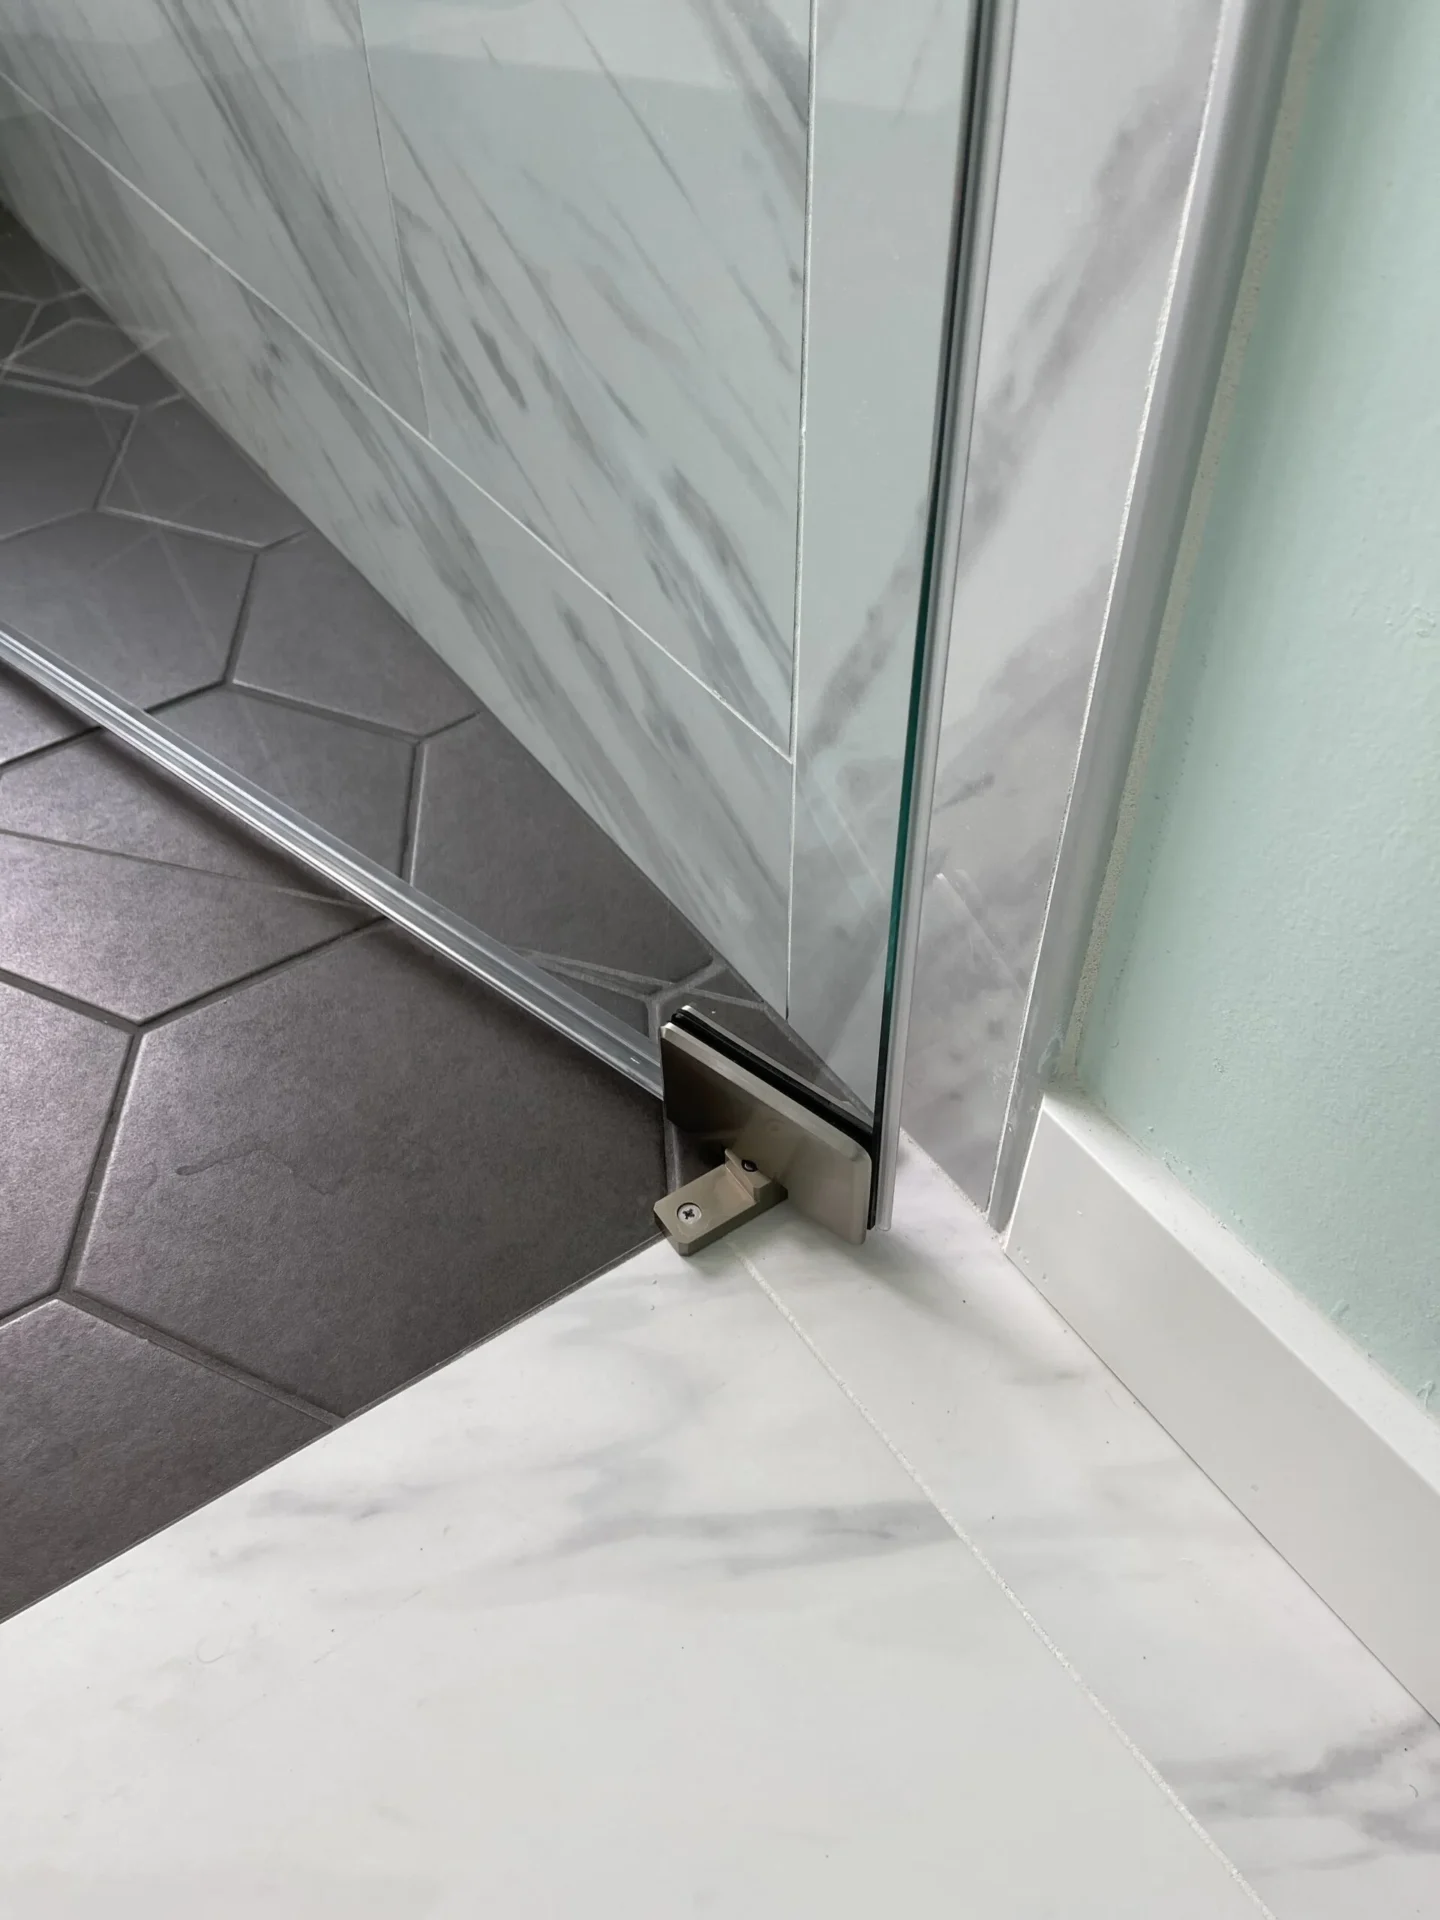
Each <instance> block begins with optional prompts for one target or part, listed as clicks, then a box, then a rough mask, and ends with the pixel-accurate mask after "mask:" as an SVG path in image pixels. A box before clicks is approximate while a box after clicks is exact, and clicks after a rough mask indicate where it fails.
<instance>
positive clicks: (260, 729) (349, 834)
mask: <svg viewBox="0 0 1440 1920" xmlns="http://www.w3.org/2000/svg"><path fill="white" fill-rule="evenodd" d="M164 718H165V723H166V725H167V726H171V727H174V729H175V731H176V732H177V733H183V734H184V736H185V738H186V739H187V740H193V741H194V743H195V745H196V746H197V747H203V748H204V749H205V751H206V752H207V753H212V754H214V756H215V758H216V759H217V760H221V761H223V762H224V764H225V765H226V766H227V767H230V768H231V769H232V770H233V771H234V772H236V773H243V774H244V775H245V777H246V778H247V779H248V780H253V781H254V782H255V783H256V785H257V786H259V787H262V788H263V789H264V790H265V792H266V793H268V794H272V795H273V796H274V797H275V798H276V799H277V800H283V801H284V803H285V805H286V806H288V807H293V808H294V809H295V810H296V812H297V813H303V814H304V815H305V816H306V818H307V819H310V820H313V821H315V822H316V824H317V825H319V826H322V827H324V828H326V829H327V831H329V832H330V833H333V834H335V835H337V836H338V837H339V838H340V839H341V840H343V841H345V842H346V844H347V845H348V846H351V847H354V848H355V849H356V850H357V852H360V853H364V854H368V855H369V857H370V858H371V859H372V860H377V861H379V863H380V865H381V866H382V867H388V868H389V869H390V870H391V871H392V872H396V871H398V869H399V865H400V857H401V854H402V852H403V850H404V845H405V823H406V818H407V815H408V812H409V805H410V775H411V766H412V762H413V758H414V751H415V750H414V748H413V747H412V746H411V744H410V742H409V741H408V740H401V739H399V738H398V737H397V736H396V735H395V734H393V733H377V732H376V731H375V730H374V729H373V728H371V727H362V726H353V725H351V724H350V723H349V722H348V721H345V720H337V719H332V718H331V717H330V716H329V715H328V714H323V713H310V712H307V711H306V710H305V709H303V708H300V707H287V706H282V705H281V704H280V703H279V702H278V701H275V700H266V699H262V698H260V697H259V696H258V695H254V694H245V693H237V692H236V691H235V690H234V689H233V688H231V687H218V688H216V689H215V691H214V692H212V693H202V694H198V695H197V696H196V697H195V699H193V700H182V701H180V702H179V704H178V705H176V706H173V707H167V708H166V709H165V715H164Z"/></svg>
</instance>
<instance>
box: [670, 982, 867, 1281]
mask: <svg viewBox="0 0 1440 1920" xmlns="http://www.w3.org/2000/svg"><path fill="white" fill-rule="evenodd" d="M660 1060H661V1067H662V1070H663V1073H664V1080H665V1113H666V1116H667V1118H668V1119H669V1120H670V1121H672V1122H673V1124H674V1125H675V1126H676V1127H678V1128H679V1129H680V1131H681V1132H682V1133H685V1134H688V1135H689V1136H690V1137H691V1138H692V1139H693V1140H695V1141H696V1142H698V1143H699V1144H700V1145H701V1147H702V1148H706V1149H709V1150H710V1151H711V1152H717V1153H719V1154H721V1155H722V1156H723V1157H722V1158H721V1159H720V1160H719V1162H718V1164H717V1165H715V1166H713V1167H711V1168H710V1169H709V1170H708V1171H707V1172H705V1173H702V1174H701V1175H700V1177H699V1178H698V1179H697V1180H692V1181H691V1182H690V1183H689V1185H688V1186H684V1187H681V1188H679V1189H678V1190H677V1191H676V1192H674V1193H669V1194H666V1196H665V1198H664V1199H663V1200H657V1201H656V1203H655V1217H656V1218H657V1219H658V1220H659V1222H660V1224H661V1226H662V1227H664V1229H665V1231H666V1233H668V1234H669V1236H670V1238H671V1239H672V1240H673V1241H674V1243H675V1245H676V1246H677V1247H678V1248H679V1250H680V1252H681V1253H687V1254H688V1253H695V1252H698V1250H699V1249H700V1248H701V1247H705V1246H709V1244H710V1242H711V1241H712V1240H718V1239H719V1238H720V1236H721V1235H722V1234H726V1233H730V1232H732V1231H733V1229H734V1228H736V1227H738V1226H740V1225H741V1224H742V1223H743V1222H744V1221H746V1220H753V1219H754V1218H755V1216H756V1215H757V1214H761V1213H764V1212H766V1211H767V1210H768V1209H769V1208H771V1207H773V1206H777V1205H778V1204H779V1202H780V1201H781V1200H784V1199H786V1198H787V1197H788V1198H789V1200H790V1202H791V1204H792V1205H793V1206H795V1207H796V1208H797V1209H798V1210H799V1211H800V1212H801V1213H803V1214H805V1215H806V1217H807V1218H808V1219H811V1220H814V1221H816V1222H818V1223H819V1225H821V1226H822V1227H828V1228H829V1229H830V1231H831V1232H832V1233H835V1234H838V1235H839V1236H840V1238H841V1239H842V1240H848V1241H850V1242H852V1243H853V1244H855V1245H857V1246H858V1245H859V1243H860V1242H861V1241H862V1240H864V1238H865V1231H866V1228H867V1226H868V1225H869V1219H870V1188H871V1160H870V1151H869V1147H868V1145H867V1144H866V1141H865V1139H864V1137H863V1135H864V1129H862V1128H861V1127H860V1125H859V1123H858V1122H852V1121H850V1120H849V1119H848V1116H845V1115H842V1114H840V1113H839V1112H838V1111H835V1112H832V1113H829V1114H827V1113H825V1112H823V1111H821V1110H820V1109H821V1107H822V1106H823V1105H824V1103H823V1102H822V1101H821V1100H820V1099H819V1097H818V1096H810V1095H809V1094H808V1091H807V1090H806V1089H805V1088H803V1087H802V1086H801V1085H800V1083H799V1082H789V1083H788V1084H785V1085H782V1084H780V1082H781V1078H782V1076H781V1075H780V1074H779V1072H778V1070H777V1071H775V1072H774V1073H773V1075H772V1073H771V1072H770V1071H769V1070H768V1069H767V1068H766V1066H765V1064H764V1063H763V1062H761V1061H759V1060H752V1059H750V1058H748V1057H747V1056H746V1051H745V1050H744V1049H742V1048H741V1046H740V1045H739V1043H738V1042H736V1041H734V1040H732V1039H731V1038H730V1036H728V1035H727V1034H725V1033H723V1032H721V1031H720V1030H719V1029H718V1028H716V1027H713V1026H712V1025H711V1024H710V1022H709V1021H707V1020H706V1019H704V1017H703V1016H702V1015H700V1014H698V1013H696V1012H695V1010H694V1008H692V1007H682V1008H681V1009H680V1011H679V1012H678V1013H677V1014H676V1015H675V1017H674V1018H673V1019H672V1020H670V1021H669V1022H667V1024H666V1026H665V1028H664V1030H663V1031H662V1033H661V1035H660Z"/></svg>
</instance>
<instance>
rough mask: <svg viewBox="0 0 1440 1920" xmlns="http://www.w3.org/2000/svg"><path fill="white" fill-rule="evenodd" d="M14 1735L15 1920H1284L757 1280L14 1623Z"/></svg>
mask: <svg viewBox="0 0 1440 1920" xmlns="http://www.w3.org/2000/svg"><path fill="white" fill-rule="evenodd" d="M759 1251H762V1250H761V1249H760V1248H759V1247H758V1246H755V1245H753V1244H752V1256H753V1254H754V1253H755V1252H759ZM0 1701H3V1707H0V1725H3V1756H4V1757H3V1776H0V1913H3V1914H4V1915H6V1916H7V1917H8V1916H16V1920H19V1916H24V1920H62V1917H63V1920H91V1916H100V1915H102V1914H103V1915H104V1916H105V1920H138V1917H139V1916H140V1915H144V1916H145V1920H179V1917H180V1916H184V1917H185V1920H191V1916H193V1915H195V1914H199V1913H203V1914H205V1915H206V1916H207V1920H259V1917H260V1916H261V1915H264V1916H265V1920H331V1917H332V1916H333V1917H334V1920H339V1917H340V1916H342V1915H343V1916H344V1917H345V1920H402V1916H403V1920H458V1916H461V1915H467V1916H468V1915H473V1914H475V1913H477V1912H482V1911H483V1912H487V1913H495V1914H504V1915H506V1916H513V1917H514V1920H521V1917H529V1916H535V1917H536V1920H539V1916H568V1915H574V1916H577V1920H578V1917H579V1916H582V1915H584V1916H591V1915H594V1914H596V1913H605V1912H616V1913H621V1912H623V1913H625V1914H627V1915H631V1916H636V1917H637V1920H650V1917H652V1916H653V1920H660V1917H661V1916H664V1920H671V1916H676V1915H679V1914H682V1913H695V1914H700V1913H705V1914H714V1915H735V1916H740V1915H744V1916H745V1920H765V1917H766V1916H774V1917H775V1920H779V1916H782V1915H783V1916H785V1920H794V1917H795V1916H800V1915H811V1914H813V1915H816V1916H819V1915H822V1914H823V1915H826V1916H827V1917H830V1916H844V1915H856V1916H859V1915H866V1916H870V1915H873V1914H876V1913H880V1912H893V1913H903V1914H905V1915H906V1916H909V1917H911V1920H923V1916H926V1915H937V1916H938V1915H941V1914H946V1915H949V1914H953V1913H956V1912H967V1913H974V1914H976V1915H984V1916H986V1920H1042V1917H1043V1920H1053V1917H1054V1916H1057V1915H1061V1914H1063V1915H1064V1916H1065V1917H1066V1920H1102V1916H1103V1920H1161V1917H1162V1916H1163V1920H1225V1916H1231V1915H1233V1916H1236V1920H1238V1917H1239V1916H1240V1915H1242V1914H1246V1913H1255V1912H1257V1911H1260V1910H1261V1909H1259V1908H1258V1906H1257V1904H1256V1902H1255V1901H1254V1899H1253V1896H1252V1895H1251V1894H1250V1893H1249V1891H1248V1890H1247V1889H1246V1888H1245V1887H1244V1885H1243V1884H1242V1882H1241V1881H1240V1880H1239V1879H1238V1878H1237V1877H1236V1875H1235V1874H1234V1872H1233V1870H1232V1869H1231V1868H1230V1866H1229V1865H1228V1864H1227V1862H1226V1861H1225V1860H1224V1859H1223V1858H1222V1857H1221V1856H1220V1855H1219V1854H1218V1853H1217V1852H1216V1850H1215V1849H1214V1848H1213V1847H1212V1846H1211V1845H1210V1844H1209V1843H1208V1842H1207V1840H1206V1839H1205V1837H1204V1835H1203V1834H1202V1833H1201V1831H1200V1830H1199V1829H1198V1827H1197V1826H1196V1825H1195V1824H1194V1823H1193V1822H1192V1821H1190V1820H1189V1819H1188V1818H1187V1817H1186V1815H1185V1814H1184V1812H1183V1811H1182V1810H1181V1808H1180V1807H1179V1805H1178V1804H1177V1802H1176V1801H1175V1800H1174V1799H1173V1797H1171V1796H1170V1795H1168V1794H1167V1793H1166V1791H1165V1790H1164V1789H1163V1788H1162V1787H1161V1786H1160V1785H1159V1784H1158V1782H1157V1781H1156V1779H1155V1778H1154V1776H1153V1774H1151V1773H1150V1772H1149V1771H1148V1770H1147V1769H1146V1768H1145V1766H1144V1765H1143V1763H1142V1762H1141V1761H1140V1759H1139V1757H1138V1756H1137V1754H1136V1753H1135V1752H1134V1750H1133V1749H1132V1748H1130V1747H1129V1746H1128V1745H1127V1744H1126V1743H1125V1742H1124V1741H1123V1740H1122V1739H1121V1738H1120V1737H1119V1736H1118V1735H1117V1733H1116V1731H1115V1729H1114V1727H1113V1726H1112V1725H1111V1724H1109V1723H1107V1720H1106V1718H1105V1717H1104V1715H1103V1714H1102V1713H1101V1712H1100V1711H1098V1710H1097V1707H1096V1704H1095V1702H1094V1701H1093V1699H1092V1698H1091V1697H1090V1696H1089V1695H1088V1694H1087V1693H1086V1691H1085V1690H1084V1688H1083V1687H1082V1686H1081V1685H1080V1684H1079V1683H1078V1682H1077V1680H1076V1678H1075V1677H1074V1675H1073V1674H1072V1673H1070V1672H1068V1671H1067V1670H1066V1668H1065V1666H1064V1665H1063V1664H1062V1663H1061V1662H1060V1661H1059V1660H1058V1659H1057V1658H1056V1657H1055V1655H1054V1653H1053V1652H1052V1651H1051V1649H1050V1648H1049V1647H1047V1645H1046V1644H1045V1643H1044V1641H1043V1640H1042V1639H1041V1637H1040V1636H1039V1635H1037V1634H1036V1633H1035V1632H1034V1631H1033V1629H1032V1627H1031V1626H1030V1625H1029V1624H1028V1623H1027V1621H1026V1619H1025V1618H1024V1616H1023V1614H1022V1613H1021V1611H1020V1610H1019V1609H1018V1608H1017V1607H1016V1606H1015V1605H1014V1603H1013V1601H1012V1600H1011V1599H1010V1598H1009V1597H1008V1596H1007V1595H1006V1593H1005V1592H1004V1591H1003V1589H1002V1588H1001V1587H1000V1585H999V1584H998V1583H997V1582H996V1581H995V1580H994V1579H993V1577H992V1576H991V1575H990V1573H989V1572H988V1571H987V1570H986V1568H985V1567H984V1566H983V1565H982V1563H981V1562H980V1560H979V1559H977V1558H976V1557H975V1555H974V1554H972V1553H971V1552H970V1551H969V1550H968V1549H967V1548H966V1547H965V1545H964V1544H963V1543H962V1542H961V1541H960V1540H958V1539H957V1538H956V1536H955V1534H954V1532H953V1531H952V1530H951V1528H950V1527H949V1526H948V1525H947V1524H946V1523H945V1521H944V1520H943V1518H942V1517H941V1515H940V1514H939V1513H938V1512H937V1510H936V1509H935V1507H934V1506H933V1505H932V1503H931V1502H930V1501H929V1500H928V1499H927V1498H926V1497H925V1496H924V1494H923V1493H922V1492H921V1490H920V1489H919V1488H918V1487H917V1485H916V1484H915V1481H914V1480H913V1478H912V1477H911V1476H910V1475H909V1474H908V1473H907V1472H906V1471H905V1469H904V1467H903V1466H902V1464H901V1463H900V1462H899V1461H898V1460H897V1459H896V1458H895V1456H894V1454H893V1453H892V1452H891V1451H890V1450H889V1449H888V1448H886V1447H885V1445H884V1444H883V1443H882V1441H881V1440H880V1439H879V1437H878V1436H877V1435H876V1434H875V1432H874V1431H873V1430H872V1428H871V1427H870V1426H869V1425H868V1424H867V1423H866V1421H865V1420H863V1419H862V1418H861V1417H860V1415H859V1414H858V1413H857V1411H856V1409H855V1407H854V1406H853V1405H852V1403H851V1402H850V1401H849V1400H848V1399H847V1398H846V1396H845V1394H844V1393H843V1392H842V1391H841V1390H840V1389H839V1388H838V1387H837V1386H836V1384H835V1382H834V1381H833V1380H832V1379H830V1377H829V1376H828V1374H827V1373H826V1371H825V1369H824V1368H823V1367H822V1366H820V1365H819V1364H817V1362H816V1359H815V1357H814V1355H813V1354H812V1353H811V1352H810V1351H809V1350H808V1349H807V1347H806V1345H805V1344H804V1342H803V1341H801V1340H800V1339H798V1338H797V1337H796V1335H795V1331H794V1329H793V1328H792V1327H791V1326H790V1325H789V1324H788V1323H787V1321H786V1319H785V1318H784V1316H782V1315H781V1314H779V1313H776V1312H775V1310H774V1308H773V1305H772V1304H771V1302H770V1301H769V1300H768V1299H767V1297H766V1295H765V1293H764V1292H763V1290H762V1289H761V1288H759V1287H757V1286H756V1285H755V1284H754V1282H753V1280H752V1278H751V1277H750V1275H749V1274H748V1273H747V1272H746V1270H745V1268H744V1266H743V1265H742V1264H741V1263H740V1262H739V1261H738V1260H737V1259H736V1258H735V1256H734V1255H733V1254H732V1253H730V1252H728V1251H727V1250H726V1249H725V1248H723V1247H719V1248H716V1249H713V1250H712V1251H711V1252H710V1253H709V1254H707V1255H705V1256H702V1257H700V1258H699V1259H697V1260H695V1261H693V1262H690V1263H683V1262H681V1261H680V1260H679V1258H678V1257H677V1256H676V1255H674V1254H673V1253H672V1252H671V1251H670V1250H669V1249H668V1248H664V1247H654V1248H651V1249H650V1250H648V1251H646V1252H645V1253H643V1254H641V1255H639V1256H638V1257H636V1258H635V1259H633V1260H631V1261H630V1262H628V1263H627V1264H625V1265H624V1266H622V1267H620V1268H618V1269H615V1270H614V1271H612V1272H611V1273H609V1274H608V1275H606V1276H604V1277H602V1278H601V1279H599V1280H597V1281H595V1282H593V1283H592V1284H591V1285H589V1286H588V1287H585V1288H583V1289H582V1290H580V1291H579V1292H577V1293H574V1294H572V1295H570V1296H568V1297H567V1298H566V1299H565V1300H563V1301H561V1302H558V1303H557V1304H555V1305H554V1306H553V1307H551V1308H549V1309H548V1310H546V1311H545V1312H544V1313H542V1314H539V1315H537V1316H535V1317H534V1318H533V1319H531V1320H529V1321H528V1322H526V1323H525V1324H524V1325H522V1326H520V1327H518V1328H515V1329H512V1330H511V1331H510V1332H508V1333H506V1334H504V1335H502V1336H501V1337H500V1338H498V1339H497V1340H495V1341H493V1342H491V1343H490V1344H489V1345H488V1346H485V1347H483V1348H481V1349H478V1350H476V1351H474V1352H472V1353H470V1354H469V1355H467V1356H465V1357H464V1358H462V1359H461V1360H459V1361H457V1362H456V1363H454V1364H453V1365H451V1366H448V1367H446V1368H443V1369H442V1370H440V1371H439V1372H437V1373H435V1374H433V1375H431V1376H430V1377H429V1378H428V1379H426V1380H425V1381H423V1382H421V1383H420V1384H419V1385H417V1386H416V1387H414V1388H412V1389H411V1390H409V1391H407V1392H405V1393H403V1394H401V1395H398V1396H397V1397H395V1398H393V1399H391V1400H389V1401H388V1402H386V1403H384V1404H383V1405H381V1406H380V1407H378V1408H377V1409H375V1410H374V1411H372V1412H371V1413H369V1414H367V1415H364V1416H362V1417H361V1418H360V1419H358V1420H357V1421H355V1422H354V1423H352V1424H351V1425H349V1426H347V1427H345V1428H343V1429H341V1430H339V1431H337V1432H336V1433H334V1434H332V1435H330V1436H327V1438H326V1439H325V1440H323V1441H322V1442H321V1443H320V1444H318V1445H316V1446H314V1447H311V1448H310V1449H309V1450H307V1451H306V1452H304V1453H303V1454H300V1455H297V1456H295V1457H293V1458H292V1459H290V1460H289V1461H287V1462H285V1463H284V1464H283V1465H281V1466H279V1467H277V1468H276V1469H274V1470H272V1471H270V1472H268V1473H265V1474H262V1475H261V1476H260V1477H259V1478H257V1479H255V1480H252V1481H251V1482H249V1483H248V1484H247V1485H246V1486H244V1487H242V1488H240V1489H238V1490H237V1491H235V1492H234V1493H232V1494H230V1495H228V1496H226V1497H225V1498H223V1499H222V1500H220V1501H217V1502H216V1503H215V1504H214V1505H212V1506H211V1507H209V1508H207V1509H205V1510H203V1511H202V1512H200V1513H198V1514H196V1515H193V1516H192V1517H191V1518H190V1519H188V1520H186V1521H183V1522H181V1523H180V1524H179V1525H177V1526H175V1527H172V1528H170V1529H169V1530H168V1531H167V1532H165V1533H162V1534H160V1535H158V1536H156V1537H155V1538H154V1539H152V1540H151V1541H149V1542H148V1543H146V1544H144V1545H142V1546H140V1547H138V1548H136V1549H134V1550H133V1551H131V1552H130V1553H128V1554H126V1555H124V1556H122V1557H121V1558H120V1559H118V1560H116V1561H113V1562H111V1563H110V1564H109V1565H108V1566H106V1567H104V1568H101V1569H100V1570H99V1571H98V1572H96V1573H94V1574H92V1575H90V1576H88V1577H86V1578H85V1579H83V1580H81V1581H79V1582H78V1583H77V1584H75V1585H74V1586H72V1587H70V1588H68V1589H66V1590H65V1591H63V1592H62V1593H60V1594H58V1595H56V1596H54V1597H53V1598H52V1599H50V1600H49V1601H46V1602H44V1603H42V1604H40V1605H39V1606H37V1607H35V1608H33V1609H31V1610H30V1611H29V1612H28V1613H25V1614H22V1615H20V1616H18V1617H17V1618H15V1619H14V1620H12V1621H11V1622H9V1623H8V1625H7V1626H6V1627H5V1628H4V1630H3V1631H0Z"/></svg>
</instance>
